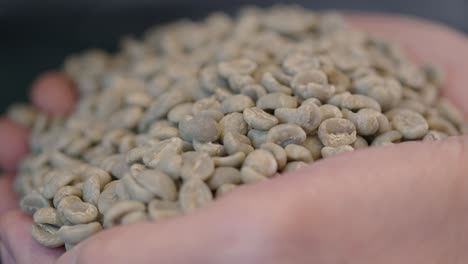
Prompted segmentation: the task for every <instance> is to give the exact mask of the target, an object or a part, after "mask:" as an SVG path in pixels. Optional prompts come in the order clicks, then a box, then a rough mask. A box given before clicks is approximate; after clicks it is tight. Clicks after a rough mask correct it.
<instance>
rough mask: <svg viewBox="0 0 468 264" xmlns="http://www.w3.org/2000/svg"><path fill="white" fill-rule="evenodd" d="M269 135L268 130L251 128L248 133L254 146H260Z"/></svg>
mask: <svg viewBox="0 0 468 264" xmlns="http://www.w3.org/2000/svg"><path fill="white" fill-rule="evenodd" d="M267 135H268V131H263V130H257V129H251V130H249V132H248V133H247V137H249V139H250V141H251V142H252V145H253V146H254V148H259V147H260V146H261V145H262V144H263V143H265V142H266V138H267Z"/></svg>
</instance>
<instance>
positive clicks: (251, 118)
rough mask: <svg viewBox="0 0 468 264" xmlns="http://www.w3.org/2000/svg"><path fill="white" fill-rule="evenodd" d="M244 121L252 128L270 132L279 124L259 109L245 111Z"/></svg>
mask: <svg viewBox="0 0 468 264" xmlns="http://www.w3.org/2000/svg"><path fill="white" fill-rule="evenodd" d="M243 116H244V120H245V122H246V123H247V124H248V125H249V127H250V128H253V129H258V130H269V129H270V128H272V127H274V126H276V125H277V124H278V119H277V118H276V117H275V116H273V115H270V114H268V113H267V112H265V111H263V110H262V109H260V108H258V107H252V108H246V109H244V113H243Z"/></svg>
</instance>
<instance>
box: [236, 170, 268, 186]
mask: <svg viewBox="0 0 468 264" xmlns="http://www.w3.org/2000/svg"><path fill="white" fill-rule="evenodd" d="M241 179H242V182H243V183H244V184H252V183H256V182H260V181H266V180H268V178H267V177H266V176H265V175H263V174H261V173H259V172H257V171H256V170H254V169H253V168H252V167H248V166H243V167H242V169H241Z"/></svg>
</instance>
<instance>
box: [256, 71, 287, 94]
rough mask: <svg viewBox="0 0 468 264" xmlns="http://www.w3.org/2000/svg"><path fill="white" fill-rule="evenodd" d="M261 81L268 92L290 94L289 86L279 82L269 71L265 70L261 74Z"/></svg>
mask: <svg viewBox="0 0 468 264" xmlns="http://www.w3.org/2000/svg"><path fill="white" fill-rule="evenodd" d="M261 83H262V85H263V86H264V87H265V88H266V90H267V91H268V92H269V93H284V94H287V95H291V94H292V90H291V88H289V87H287V86H284V85H282V84H281V83H279V82H278V81H277V80H276V78H275V77H274V76H273V74H271V73H270V72H265V73H264V74H263V76H262V80H261Z"/></svg>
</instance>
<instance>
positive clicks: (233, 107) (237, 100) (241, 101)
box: [221, 94, 255, 114]
mask: <svg viewBox="0 0 468 264" xmlns="http://www.w3.org/2000/svg"><path fill="white" fill-rule="evenodd" d="M254 105H255V103H254V101H253V100H252V99H251V98H250V97H248V96H247V95H242V94H238V95H232V96H229V97H227V98H225V99H224V100H223V102H222V103H221V111H222V112H223V113H224V114H229V113H233V112H242V111H243V110H244V109H245V108H249V107H253V106H254Z"/></svg>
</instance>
